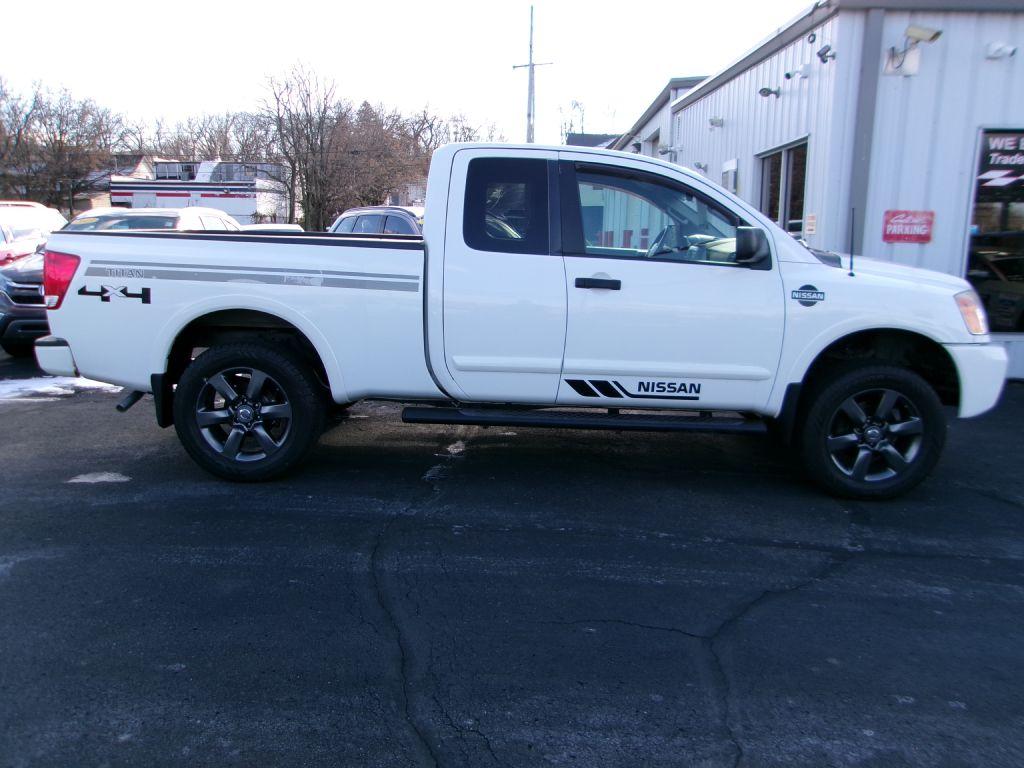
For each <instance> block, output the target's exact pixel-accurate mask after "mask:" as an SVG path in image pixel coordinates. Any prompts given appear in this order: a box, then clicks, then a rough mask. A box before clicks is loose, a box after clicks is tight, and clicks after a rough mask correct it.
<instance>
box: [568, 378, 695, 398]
mask: <svg viewBox="0 0 1024 768" xmlns="http://www.w3.org/2000/svg"><path fill="white" fill-rule="evenodd" d="M565 383H566V384H568V385H569V386H570V387H572V389H573V391H574V392H575V393H576V394H577V395H582V396H583V397H602V396H603V397H610V398H617V399H620V400H621V399H622V398H623V397H628V398H632V399H634V400H700V384H698V383H696V382H689V381H641V382H638V383H637V391H636V392H630V391H629V390H628V389H626V388H625V387H624V386H622V384H620V383H619V382H617V381H603V380H601V379H590V380H589V381H586V380H584V379H566V380H565Z"/></svg>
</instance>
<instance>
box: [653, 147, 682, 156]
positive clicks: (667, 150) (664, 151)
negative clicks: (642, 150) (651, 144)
mask: <svg viewBox="0 0 1024 768" xmlns="http://www.w3.org/2000/svg"><path fill="white" fill-rule="evenodd" d="M682 151H683V148H682V147H658V154H659V155H671V154H674V153H676V152H682Z"/></svg>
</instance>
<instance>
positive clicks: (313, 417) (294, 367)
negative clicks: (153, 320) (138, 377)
mask: <svg viewBox="0 0 1024 768" xmlns="http://www.w3.org/2000/svg"><path fill="white" fill-rule="evenodd" d="M325 400H326V397H325V395H324V392H323V388H322V386H321V385H320V384H319V383H318V382H317V379H316V376H315V375H314V373H313V371H312V370H311V368H310V366H308V365H307V364H306V363H304V362H303V361H302V359H301V358H300V357H298V356H297V355H293V354H291V353H289V352H288V351H286V350H282V349H280V348H276V347H271V346H268V345H264V344H259V343H238V344H225V345H223V346H218V347H211V348H210V349H208V350H206V351H205V352H203V353H202V354H201V355H200V356H199V357H197V358H196V359H195V360H194V361H193V362H192V363H191V364H190V365H189V366H188V368H186V369H185V372H184V373H183V374H182V376H181V379H180V381H179V382H178V386H177V388H176V389H175V391H174V428H175V430H176V431H177V433H178V439H179V440H181V443H182V445H183V446H184V447H185V450H186V451H188V454H189V455H190V456H191V457H192V458H193V459H194V460H195V462H196V463H197V464H199V466H201V467H202V468H203V469H205V470H207V471H208V472H211V473H212V474H214V475H217V476H218V477H223V478H225V479H227V480H235V481H240V482H256V481H261V480H269V479H272V478H275V477H279V476H281V475H283V474H284V473H285V472H287V471H288V470H289V469H291V468H292V467H294V466H295V465H296V464H297V463H299V462H300V461H301V460H302V459H303V458H304V457H305V456H306V454H308V453H309V451H310V450H311V449H312V448H313V446H314V445H316V442H317V440H318V439H319V437H320V435H321V433H322V432H323V427H324V424H325V418H326V417H325V414H326V402H325ZM271 413H272V415H269V414H271Z"/></svg>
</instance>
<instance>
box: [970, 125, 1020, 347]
mask: <svg viewBox="0 0 1024 768" xmlns="http://www.w3.org/2000/svg"><path fill="white" fill-rule="evenodd" d="M981 143H982V146H981V156H980V157H979V159H978V173H977V174H976V179H975V188H974V209H973V210H972V212H971V242H970V250H969V253H968V257H967V279H968V280H969V281H970V282H971V284H972V285H973V286H974V289H975V290H976V291H977V292H978V295H979V296H981V300H982V301H983V302H984V304H985V310H986V311H987V313H988V321H989V326H990V327H991V329H992V330H993V331H1005V332H1010V333H1024V173H1021V166H1020V158H1021V157H1022V154H1024V130H1019V131H985V132H984V133H983V134H982V139H981Z"/></svg>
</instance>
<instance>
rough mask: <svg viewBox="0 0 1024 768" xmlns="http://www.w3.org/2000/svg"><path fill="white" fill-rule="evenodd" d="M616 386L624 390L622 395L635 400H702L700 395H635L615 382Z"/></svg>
mask: <svg viewBox="0 0 1024 768" xmlns="http://www.w3.org/2000/svg"><path fill="white" fill-rule="evenodd" d="M615 386H616V387H618V388H619V389H621V390H622V394H624V395H625V396H626V397H631V398H633V399H634V400H700V396H699V395H634V394H633V393H632V392H628V391H627V390H626V388H625V387H624V386H622V385H621V384H619V382H617V381H616V382H615Z"/></svg>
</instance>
